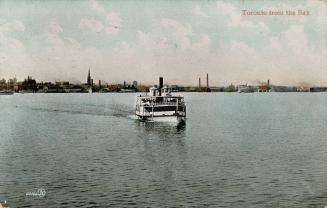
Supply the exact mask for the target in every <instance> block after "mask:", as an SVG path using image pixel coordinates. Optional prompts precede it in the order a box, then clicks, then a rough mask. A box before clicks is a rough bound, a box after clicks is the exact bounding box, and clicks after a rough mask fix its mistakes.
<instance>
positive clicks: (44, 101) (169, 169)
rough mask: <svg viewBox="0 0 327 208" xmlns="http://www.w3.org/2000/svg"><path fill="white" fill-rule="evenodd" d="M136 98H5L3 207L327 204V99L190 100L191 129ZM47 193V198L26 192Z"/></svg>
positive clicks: (0, 147)
mask: <svg viewBox="0 0 327 208" xmlns="http://www.w3.org/2000/svg"><path fill="white" fill-rule="evenodd" d="M134 96H135V94H92V95H89V94H15V95H13V96H1V97H0V116H1V117H0V118H1V119H0V132H1V135H0V137H1V138H0V200H1V201H4V200H6V201H7V202H8V203H9V204H10V206H11V207H12V208H13V207H40V208H41V207H42V208H43V207H56V208H57V207H69V208H71V207H251V208H252V207H323V206H325V205H327V138H326V137H327V136H326V135H327V128H326V124H327V105H326V103H327V94H324V93H315V94H314V93H267V94H264V93H263V94H259V93H258V94H238V93H230V94H229V93H186V94H185V99H186V102H187V116H188V118H187V122H186V125H185V126H174V125H170V124H165V123H161V124H159V123H140V122H138V121H136V120H134V119H132V118H131V115H132V114H133V102H134ZM42 188H43V189H44V190H45V191H46V194H45V196H44V197H38V196H26V193H29V192H36V191H37V190H38V189H42Z"/></svg>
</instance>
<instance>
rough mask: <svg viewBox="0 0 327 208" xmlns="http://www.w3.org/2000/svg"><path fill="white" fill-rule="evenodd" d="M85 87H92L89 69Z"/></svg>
mask: <svg viewBox="0 0 327 208" xmlns="http://www.w3.org/2000/svg"><path fill="white" fill-rule="evenodd" d="M86 83H87V85H88V86H92V78H91V70H90V68H89V73H88V74H87V82H86Z"/></svg>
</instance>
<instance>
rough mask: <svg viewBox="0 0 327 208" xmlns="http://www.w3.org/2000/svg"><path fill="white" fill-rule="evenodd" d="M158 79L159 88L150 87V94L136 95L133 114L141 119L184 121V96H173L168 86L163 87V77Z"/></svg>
mask: <svg viewBox="0 0 327 208" xmlns="http://www.w3.org/2000/svg"><path fill="white" fill-rule="evenodd" d="M159 80H160V81H159V88H157V87H151V88H150V95H145V96H142V95H140V96H138V97H136V104H135V115H136V116H137V118H138V119H139V120H141V121H168V122H171V121H173V122H178V123H180V122H185V120H186V106H185V102H184V97H182V96H173V95H172V94H171V89H170V88H169V87H168V86H165V87H163V78H162V77H160V79H159Z"/></svg>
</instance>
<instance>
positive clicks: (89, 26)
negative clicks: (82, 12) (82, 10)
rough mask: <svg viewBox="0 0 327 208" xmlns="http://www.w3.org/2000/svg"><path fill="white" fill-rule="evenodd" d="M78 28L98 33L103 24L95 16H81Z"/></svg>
mask: <svg viewBox="0 0 327 208" xmlns="http://www.w3.org/2000/svg"><path fill="white" fill-rule="evenodd" d="M79 28H80V29H86V30H90V31H92V32H97V33H98V32H101V31H102V30H103V28H104V26H103V24H102V22H101V21H99V20H96V19H95V18H82V19H81V20H80V23H79Z"/></svg>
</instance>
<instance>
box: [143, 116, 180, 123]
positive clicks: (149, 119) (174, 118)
mask: <svg viewBox="0 0 327 208" xmlns="http://www.w3.org/2000/svg"><path fill="white" fill-rule="evenodd" d="M138 119H139V120H142V121H146V122H167V123H181V122H185V117H180V116H155V117H150V116H149V117H143V118H142V117H138Z"/></svg>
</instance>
